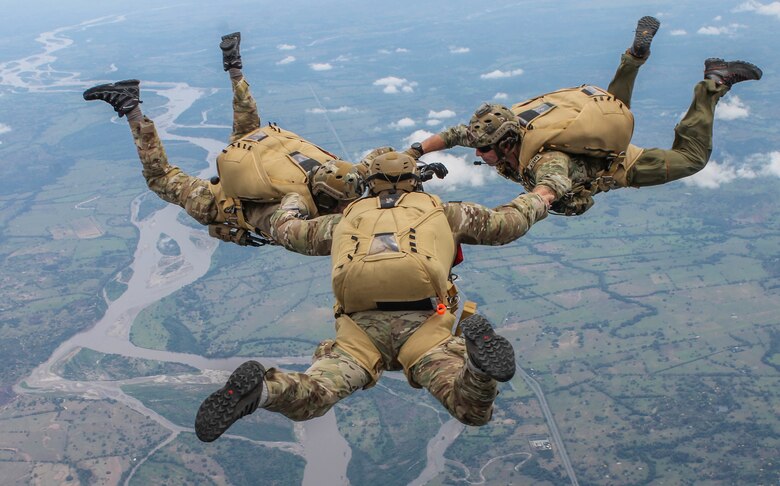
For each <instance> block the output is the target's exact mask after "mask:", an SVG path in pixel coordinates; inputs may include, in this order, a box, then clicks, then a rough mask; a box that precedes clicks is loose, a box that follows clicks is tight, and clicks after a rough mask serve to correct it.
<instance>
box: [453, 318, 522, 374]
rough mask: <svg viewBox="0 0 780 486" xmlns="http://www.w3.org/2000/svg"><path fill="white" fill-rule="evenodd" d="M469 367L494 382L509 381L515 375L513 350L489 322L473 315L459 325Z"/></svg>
mask: <svg viewBox="0 0 780 486" xmlns="http://www.w3.org/2000/svg"><path fill="white" fill-rule="evenodd" d="M460 327H461V330H462V331H463V337H464V338H465V339H466V352H467V353H468V359H469V361H470V362H471V365H473V366H474V367H476V368H477V369H478V370H479V371H481V372H482V373H483V374H485V375H487V376H489V377H491V378H493V379H494V380H496V381H502V382H503V381H509V380H511V379H512V377H513V376H514V375H515V350H514V349H513V348H512V344H511V343H510V342H509V341H508V340H507V339H506V338H504V337H503V336H499V335H498V334H496V333H495V331H493V327H492V326H491V325H490V321H488V320H487V319H485V318H484V317H482V316H480V315H479V314H474V315H473V316H471V317H469V318H467V319H464V320H463V322H461V323H460Z"/></svg>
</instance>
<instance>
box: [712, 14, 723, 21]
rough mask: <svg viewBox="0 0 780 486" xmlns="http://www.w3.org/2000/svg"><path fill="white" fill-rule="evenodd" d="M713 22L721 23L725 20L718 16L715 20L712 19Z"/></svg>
mask: <svg viewBox="0 0 780 486" xmlns="http://www.w3.org/2000/svg"><path fill="white" fill-rule="evenodd" d="M712 20H714V21H715V22H720V21H721V20H723V17H721V16H720V15H717V16H716V17H715V18H714V19H712Z"/></svg>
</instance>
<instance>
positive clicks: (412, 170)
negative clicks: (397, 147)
mask: <svg viewBox="0 0 780 486" xmlns="http://www.w3.org/2000/svg"><path fill="white" fill-rule="evenodd" d="M366 184H367V185H368V190H369V192H370V193H371V194H374V195H376V194H379V193H380V192H382V191H387V190H393V191H395V190H400V191H405V192H413V191H416V190H417V189H418V188H420V187H421V183H420V170H419V169H418V168H417V161H416V160H414V159H413V158H412V157H411V156H410V155H407V154H405V153H403V152H387V153H384V154H382V155H379V156H378V157H376V158H374V159H373V160H372V161H371V162H370V164H369V166H368V177H366Z"/></svg>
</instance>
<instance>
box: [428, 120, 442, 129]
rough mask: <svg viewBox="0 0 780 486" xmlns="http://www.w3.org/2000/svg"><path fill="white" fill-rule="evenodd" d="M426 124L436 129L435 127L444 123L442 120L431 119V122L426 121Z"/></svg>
mask: <svg viewBox="0 0 780 486" xmlns="http://www.w3.org/2000/svg"><path fill="white" fill-rule="evenodd" d="M425 124H426V125H428V126H429V127H435V126H438V125H441V124H442V121H441V120H434V119H430V120H428V121H426V122H425Z"/></svg>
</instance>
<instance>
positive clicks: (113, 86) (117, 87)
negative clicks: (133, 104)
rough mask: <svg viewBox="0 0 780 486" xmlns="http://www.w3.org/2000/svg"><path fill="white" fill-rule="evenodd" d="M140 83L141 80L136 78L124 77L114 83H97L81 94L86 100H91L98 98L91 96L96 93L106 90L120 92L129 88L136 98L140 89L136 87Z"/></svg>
mask: <svg viewBox="0 0 780 486" xmlns="http://www.w3.org/2000/svg"><path fill="white" fill-rule="evenodd" d="M140 83H141V81H139V80H137V79H126V80H124V81H117V82H116V83H108V84H99V85H97V86H93V87H91V88H89V89H88V90H86V91H84V94H83V96H84V99H85V100H86V101H93V100H98V99H100V98H97V97H93V96H94V95H95V94H97V93H103V92H106V91H109V92H115V93H121V92H122V91H123V90H128V89H129V90H132V91H133V93H132V94H133V95H134V96H135V97H136V98H137V97H138V96H139V94H140V90H139V88H138V86H139V84H140Z"/></svg>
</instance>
